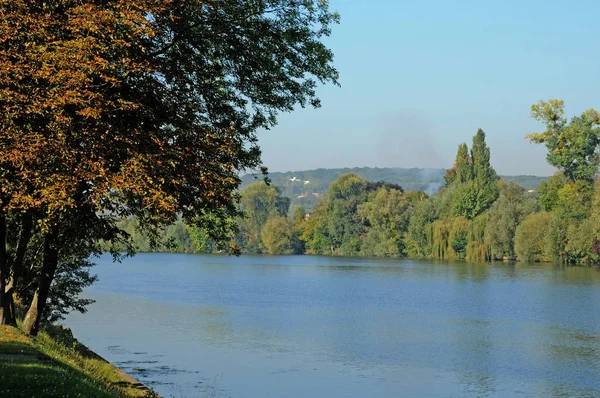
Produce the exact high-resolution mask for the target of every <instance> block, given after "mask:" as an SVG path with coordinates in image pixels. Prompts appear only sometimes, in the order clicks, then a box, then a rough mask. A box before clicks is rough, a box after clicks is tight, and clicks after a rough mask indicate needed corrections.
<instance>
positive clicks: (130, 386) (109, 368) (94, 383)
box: [0, 326, 156, 397]
mask: <svg viewBox="0 0 600 398" xmlns="http://www.w3.org/2000/svg"><path fill="white" fill-rule="evenodd" d="M151 396H156V395H155V394H154V393H153V392H152V391H149V390H148V389H147V388H146V387H145V386H144V385H142V384H141V383H139V382H138V381H137V380H135V379H133V378H131V377H130V376H128V375H127V374H125V373H124V372H123V371H121V370H120V369H118V368H116V367H115V366H114V365H112V364H110V363H109V362H107V361H106V360H104V359H103V358H102V357H100V356H99V355H97V354H96V353H94V352H92V351H91V350H90V349H88V348H87V347H86V346H84V345H83V344H81V343H79V342H78V341H77V340H76V339H75V338H74V337H73V335H72V333H71V331H70V330H69V329H65V328H63V327H62V326H49V327H46V328H45V329H44V331H43V332H41V333H40V334H39V335H38V336H37V337H35V338H29V337H27V336H25V335H23V334H22V333H20V332H19V331H18V330H17V329H14V328H8V327H2V328H1V330H0V397H151Z"/></svg>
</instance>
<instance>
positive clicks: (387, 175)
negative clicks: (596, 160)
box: [242, 167, 546, 211]
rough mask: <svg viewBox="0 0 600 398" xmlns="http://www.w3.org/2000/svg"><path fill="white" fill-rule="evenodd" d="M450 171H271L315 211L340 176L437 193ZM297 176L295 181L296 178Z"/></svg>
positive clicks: (286, 191)
mask: <svg viewBox="0 0 600 398" xmlns="http://www.w3.org/2000/svg"><path fill="white" fill-rule="evenodd" d="M446 172H450V173H454V172H455V169H449V170H443V169H418V168H412V169H405V168H379V167H360V168H359V167H357V168H345V169H317V170H300V171H294V172H285V173H280V172H269V179H270V180H271V182H272V183H273V185H277V186H278V187H280V188H281V192H282V195H284V196H287V197H289V198H290V200H291V205H290V208H291V209H292V210H293V209H295V208H296V207H300V206H301V207H304V208H305V209H306V210H307V211H312V210H313V209H314V208H315V206H316V205H317V203H318V202H319V201H320V199H322V198H323V197H324V196H325V195H326V194H327V190H328V188H329V185H331V183H332V182H334V181H335V180H336V179H337V178H338V177H339V176H341V175H343V174H347V173H354V174H356V175H358V176H359V177H361V178H362V179H364V180H367V181H386V182H388V183H393V184H398V185H400V186H402V188H404V190H405V191H406V192H413V191H414V192H419V191H422V192H425V193H426V194H427V195H433V194H435V193H436V192H437V191H438V190H439V189H440V188H441V187H442V186H443V185H444V181H445V180H447V179H446V176H445V174H446ZM501 178H502V179H503V180H504V181H506V182H509V181H514V182H516V183H517V184H519V185H522V186H523V187H525V188H526V189H537V188H538V187H539V185H540V183H541V182H542V181H544V180H545V179H546V177H537V176H527V175H521V176H502V177H501ZM292 179H293V181H292ZM256 181H257V176H255V175H252V174H247V175H245V176H243V177H242V188H244V187H246V186H248V185H251V184H254V183H256Z"/></svg>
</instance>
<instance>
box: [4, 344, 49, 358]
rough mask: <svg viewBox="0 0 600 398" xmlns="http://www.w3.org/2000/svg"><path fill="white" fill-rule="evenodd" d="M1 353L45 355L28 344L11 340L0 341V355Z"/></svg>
mask: <svg viewBox="0 0 600 398" xmlns="http://www.w3.org/2000/svg"><path fill="white" fill-rule="evenodd" d="M1 355H31V356H41V357H45V355H43V354H42V353H41V352H40V351H38V350H36V349H35V348H33V347H31V346H30V345H28V344H25V343H17V342H13V341H8V342H2V343H0V356H1Z"/></svg>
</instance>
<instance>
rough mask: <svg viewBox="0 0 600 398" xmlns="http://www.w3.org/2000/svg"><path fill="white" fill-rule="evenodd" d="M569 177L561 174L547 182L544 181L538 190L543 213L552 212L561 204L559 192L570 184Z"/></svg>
mask: <svg viewBox="0 0 600 398" xmlns="http://www.w3.org/2000/svg"><path fill="white" fill-rule="evenodd" d="M568 181H569V180H568V179H567V177H566V176H565V175H564V174H562V173H560V174H556V175H554V176H552V177H550V178H548V179H547V180H546V181H542V183H541V184H540V187H539V188H538V190H537V197H538V203H539V205H540V208H541V209H542V210H543V211H552V210H554V208H555V207H556V206H557V204H558V202H559V198H558V191H559V190H560V189H561V188H562V187H563V186H564V185H565V184H566V183H567V182H568Z"/></svg>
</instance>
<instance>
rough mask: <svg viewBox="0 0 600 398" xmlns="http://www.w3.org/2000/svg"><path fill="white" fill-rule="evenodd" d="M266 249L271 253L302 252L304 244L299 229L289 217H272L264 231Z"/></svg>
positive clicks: (263, 239)
mask: <svg viewBox="0 0 600 398" xmlns="http://www.w3.org/2000/svg"><path fill="white" fill-rule="evenodd" d="M262 241H263V246H264V248H265V251H266V252H267V253H269V254H302V253H304V245H303V243H302V241H300V238H299V234H298V230H297V229H296V227H295V225H294V223H293V222H292V221H291V220H290V219H288V218H287V217H282V216H275V217H273V218H270V219H269V220H268V221H267V223H266V224H265V226H264V228H263V231H262Z"/></svg>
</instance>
